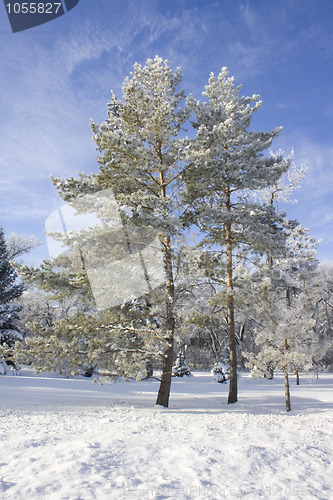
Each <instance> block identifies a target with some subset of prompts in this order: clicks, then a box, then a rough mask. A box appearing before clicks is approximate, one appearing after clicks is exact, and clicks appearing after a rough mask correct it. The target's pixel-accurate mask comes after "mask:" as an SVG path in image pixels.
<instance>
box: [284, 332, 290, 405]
mask: <svg viewBox="0 0 333 500" xmlns="http://www.w3.org/2000/svg"><path fill="white" fill-rule="evenodd" d="M287 350H288V341H287V340H285V341H284V352H286V351H287ZM284 392H285V396H286V411H290V410H291V405H290V389H289V376H288V367H287V366H286V367H285V369H284Z"/></svg>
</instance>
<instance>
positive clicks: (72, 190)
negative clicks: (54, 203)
mask: <svg viewBox="0 0 333 500" xmlns="http://www.w3.org/2000/svg"><path fill="white" fill-rule="evenodd" d="M181 78H182V77H181V70H180V68H178V69H177V70H176V71H175V72H172V70H171V68H170V65H169V63H168V61H163V60H162V59H161V58H159V57H157V56H156V57H155V59H154V60H151V59H149V60H148V61H147V63H146V65H145V66H141V65H140V64H138V63H136V64H135V65H134V70H133V72H132V73H131V75H130V77H128V78H126V79H125V81H124V84H123V89H122V90H123V98H122V100H119V99H117V98H116V97H115V96H114V95H112V98H111V101H110V103H109V106H108V117H107V119H106V121H104V122H103V123H101V124H97V123H94V122H92V124H91V127H92V130H93V132H94V140H95V142H96V144H97V148H98V150H99V152H100V155H99V157H98V163H99V172H98V173H97V174H94V175H91V176H84V175H81V176H80V177H79V178H76V179H75V178H70V179H54V183H55V185H56V187H57V188H58V191H59V194H60V196H62V198H63V199H64V200H66V201H69V202H72V201H73V200H75V199H76V198H77V197H80V196H84V195H86V194H87V193H88V192H98V191H101V190H104V191H105V190H110V191H112V193H113V194H114V196H115V198H116V201H117V203H118V205H119V206H120V208H121V209H122V208H124V210H123V211H122V218H123V220H124V225H125V226H126V227H135V228H139V229H140V228H141V229H142V230H143V231H144V230H146V229H147V228H152V229H153V230H154V231H156V233H157V234H158V237H159V240H160V249H161V252H162V254H163V260H164V279H163V285H162V290H163V299H162V302H163V308H162V310H160V314H159V322H160V324H161V328H162V329H163V334H161V335H159V342H160V341H161V340H163V341H164V347H163V350H164V356H163V360H164V361H163V368H162V379H161V384H160V388H159V392H158V397H157V401H156V404H158V405H162V406H168V402H169V395H170V386H171V375H172V366H173V355H174V334H175V310H174V301H175V284H174V249H175V245H176V243H175V242H176V239H177V237H178V236H179V235H180V233H181V232H182V224H181V221H182V217H183V212H184V210H185V207H184V206H183V205H182V193H183V191H184V182H183V178H182V177H183V175H184V173H185V171H186V169H187V166H186V163H185V162H184V153H183V151H185V148H186V144H187V142H188V141H187V140H186V139H182V138H181V137H180V132H181V129H182V127H183V124H184V123H185V122H186V120H187V119H188V114H189V113H188V112H187V111H186V110H185V109H184V105H183V107H181V106H182V101H184V97H185V94H184V91H182V90H178V87H179V85H180V83H181Z"/></svg>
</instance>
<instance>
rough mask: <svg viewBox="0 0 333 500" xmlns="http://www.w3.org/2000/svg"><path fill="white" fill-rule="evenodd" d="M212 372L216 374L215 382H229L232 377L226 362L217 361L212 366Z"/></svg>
mask: <svg viewBox="0 0 333 500" xmlns="http://www.w3.org/2000/svg"><path fill="white" fill-rule="evenodd" d="M211 374H212V375H213V376H214V382H218V383H220V384H222V383H224V382H227V380H229V377H230V372H229V366H228V365H227V364H225V363H216V364H215V365H214V366H213V368H212V371H211Z"/></svg>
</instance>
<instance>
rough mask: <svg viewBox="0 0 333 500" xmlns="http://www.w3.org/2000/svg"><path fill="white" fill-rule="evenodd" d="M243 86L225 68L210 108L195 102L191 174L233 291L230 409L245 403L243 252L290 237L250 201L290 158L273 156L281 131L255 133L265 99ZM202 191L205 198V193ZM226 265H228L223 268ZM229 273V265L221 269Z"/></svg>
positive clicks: (203, 224)
mask: <svg viewBox="0 0 333 500" xmlns="http://www.w3.org/2000/svg"><path fill="white" fill-rule="evenodd" d="M240 89H241V86H238V87H235V85H234V79H233V78H231V77H229V76H228V71H227V69H226V68H222V70H221V72H220V74H219V75H218V76H217V77H216V76H215V75H214V74H213V73H212V74H211V76H210V78H209V82H208V85H207V86H206V88H205V91H204V92H203V95H204V97H206V98H207V99H208V100H207V101H206V102H203V103H202V102H200V101H196V100H195V99H194V98H193V97H192V98H190V99H188V101H187V104H188V106H189V108H190V109H191V110H192V111H193V113H195V122H194V127H195V128H196V130H197V136H196V139H195V140H194V141H193V143H192V147H191V148H190V150H189V158H190V159H191V163H190V164H191V165H193V166H192V168H191V169H190V170H189V171H188V172H187V177H186V181H187V188H188V195H189V198H188V202H189V203H190V208H189V210H188V211H187V215H188V223H189V224H195V225H196V226H197V227H198V228H199V229H200V231H201V232H202V233H204V234H205V240H204V242H206V243H207V246H208V245H210V246H211V248H212V249H213V250H215V249H217V251H216V255H219V256H220V258H219V260H220V261H221V260H222V259H225V274H224V275H222V276H221V275H219V276H216V278H217V282H218V283H219V284H220V285H222V286H224V287H225V289H226V294H225V295H226V296H225V300H226V304H225V305H226V307H227V322H228V335H229V352H230V386H229V397H228V403H235V402H236V401H237V392H238V391H237V356H236V334H235V306H234V294H235V290H234V280H233V277H234V275H233V272H234V263H233V258H234V256H235V253H237V256H238V258H239V257H240V255H241V252H242V251H243V252H244V251H245V252H247V254H246V255H244V257H248V256H249V254H251V253H252V254H253V253H255V252H265V251H266V250H267V248H268V247H269V248H273V247H274V246H276V245H277V240H278V239H279V237H280V236H281V235H282V231H281V228H280V223H281V222H282V220H281V217H279V216H278V214H276V212H275V211H274V209H273V208H272V207H270V206H269V205H267V204H265V203H256V202H254V201H252V202H251V201H249V200H248V199H247V198H246V194H245V193H246V191H249V190H250V191H252V190H257V189H259V188H263V187H265V186H268V185H270V184H273V183H275V182H276V181H277V180H278V179H279V178H280V176H281V175H282V174H283V173H284V172H286V170H287V169H288V168H289V165H290V160H289V159H285V158H284V157H283V156H282V155H277V156H269V155H266V156H265V155H264V154H263V152H264V151H265V150H267V149H268V148H269V147H270V146H271V143H272V141H273V139H274V138H275V137H277V136H278V135H279V133H280V130H281V128H277V129H275V130H273V131H271V132H255V131H250V130H249V126H250V123H251V118H252V115H253V113H254V112H255V111H257V110H258V109H259V108H260V106H261V101H260V100H259V96H258V95H253V96H251V97H243V96H240V95H239V92H240ZM199 192H200V193H199ZM219 266H220V262H219ZM220 268H221V266H220Z"/></svg>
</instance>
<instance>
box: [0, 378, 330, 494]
mask: <svg viewBox="0 0 333 500" xmlns="http://www.w3.org/2000/svg"><path fill="white" fill-rule="evenodd" d="M211 380H212V377H210V376H209V375H208V374H195V376H194V377H191V378H189V379H184V380H182V379H181V380H174V381H173V387H172V397H171V401H170V403H171V404H170V408H169V409H164V408H160V407H155V406H154V402H155V397H156V392H157V388H158V382H154V381H151V382H145V383H135V382H130V383H117V384H113V385H111V386H109V385H105V386H99V385H92V384H91V383H90V381H87V380H82V379H75V380H68V379H60V378H41V377H31V376H20V377H11V376H6V377H1V378H0V390H1V403H0V415H1V423H2V425H1V436H0V498H1V500H23V499H24V500H35V499H46V498H47V499H48V500H110V499H111V500H113V499H114V500H118V499H119V500H122V499H130V498H134V499H135V498H153V499H158V500H162V499H170V500H171V499H184V500H190V499H191V500H192V499H196V498H198V499H199V498H202V499H219V498H246V499H247V498H252V499H260V498H263V499H325V500H331V499H332V498H333V474H332V472H333V470H332V465H331V461H332V457H333V446H332V441H333V440H332V437H333V436H332V434H333V425H332V423H333V393H332V388H333V374H332V375H327V374H325V375H322V376H321V378H320V379H319V380H311V379H307V380H303V381H302V379H301V383H302V382H303V385H301V386H299V387H297V388H296V387H295V386H294V385H292V387H291V389H292V405H293V411H292V412H291V413H289V414H286V413H285V412H284V406H283V403H284V401H283V396H284V394H283V380H282V377H277V378H276V379H275V380H274V381H267V380H259V381H255V380H253V379H250V378H248V377H246V376H244V377H240V381H239V382H240V394H239V397H240V401H239V402H238V403H236V404H235V405H227V404H226V399H227V389H228V387H227V385H226V384H216V383H215V384H214V383H212V382H211ZM311 403H312V406H311Z"/></svg>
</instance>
